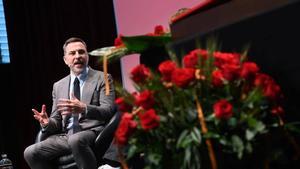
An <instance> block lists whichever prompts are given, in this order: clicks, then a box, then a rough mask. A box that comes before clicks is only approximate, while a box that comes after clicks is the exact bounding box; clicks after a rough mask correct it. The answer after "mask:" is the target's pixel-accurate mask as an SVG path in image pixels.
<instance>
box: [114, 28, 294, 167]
mask: <svg viewBox="0 0 300 169" xmlns="http://www.w3.org/2000/svg"><path fill="white" fill-rule="evenodd" d="M154 32H160V33H152V34H147V35H143V36H135V37H122V36H119V37H118V38H117V39H116V40H115V47H114V49H117V50H116V51H118V50H119V51H120V50H122V51H123V53H122V54H120V53H118V52H111V53H110V54H111V56H114V57H121V55H124V54H128V53H141V52H143V51H144V50H148V49H149V48H151V47H153V46H157V45H159V46H162V45H165V44H166V43H167V42H169V41H170V40H171V39H170V34H168V33H166V32H165V31H164V30H163V28H162V27H160V26H159V27H156V28H155V31H154ZM208 44H209V45H208V46H207V47H206V48H197V49H194V50H192V51H190V52H189V53H186V54H185V55H183V56H182V57H180V58H179V57H176V56H174V54H173V53H172V52H170V51H169V52H168V53H170V58H171V59H169V60H165V61H163V62H161V63H160V64H159V66H158V68H157V69H153V68H149V67H147V66H146V65H144V64H140V65H138V66H136V67H134V68H133V69H132V71H131V74H130V75H131V79H132V81H133V82H134V85H135V89H136V92H134V93H129V92H128V91H126V90H125V89H123V88H122V87H119V88H117V92H118V96H119V97H118V98H117V99H116V104H117V105H118V106H119V111H121V112H122V118H121V122H120V124H119V127H118V129H117V131H116V134H115V138H116V144H118V145H119V148H120V155H121V157H122V158H121V159H122V161H121V162H122V165H123V167H124V168H127V164H126V163H127V162H129V163H130V161H131V160H132V159H142V162H141V163H142V164H143V168H146V169H150V168H155V169H160V168H161V169H163V168H182V169H199V168H212V169H217V168H231V169H232V168H244V169H246V168H249V169H250V168H262V167H264V168H270V166H272V164H273V165H274V164H275V165H276V164H277V162H278V161H280V162H278V163H281V162H282V161H284V162H285V163H288V162H290V161H289V160H286V159H284V160H282V158H281V157H284V158H293V160H291V161H295V159H296V161H297V159H299V157H300V148H299V146H298V144H297V142H296V141H295V139H294V137H293V136H292V135H290V134H289V132H288V131H287V128H288V127H286V126H288V125H286V122H285V121H284V115H285V113H284V109H283V106H282V104H281V102H282V99H283V95H282V93H281V89H280V86H279V85H278V84H277V83H276V82H275V80H274V79H273V78H272V77H271V76H269V75H267V74H265V73H263V72H261V71H260V68H259V66H258V65H257V64H256V63H254V62H251V61H249V60H248V57H247V52H246V51H245V52H241V53H229V52H223V51H220V50H219V49H218V48H217V45H216V43H208ZM282 144H283V145H288V147H289V148H291V147H292V149H293V150H292V151H288V152H286V150H282V149H284V148H286V147H287V146H282ZM291 154H292V155H291ZM225 163H226V165H225ZM133 168H134V167H133Z"/></svg>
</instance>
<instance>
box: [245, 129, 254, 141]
mask: <svg viewBox="0 0 300 169" xmlns="http://www.w3.org/2000/svg"><path fill="white" fill-rule="evenodd" d="M255 135H256V132H255V131H251V130H249V129H247V130H246V139H247V140H248V141H251V140H252V139H253V138H254V137H255Z"/></svg>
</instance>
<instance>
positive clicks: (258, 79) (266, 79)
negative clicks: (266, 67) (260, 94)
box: [254, 73, 273, 88]
mask: <svg viewBox="0 0 300 169" xmlns="http://www.w3.org/2000/svg"><path fill="white" fill-rule="evenodd" d="M271 81H273V79H272V78H271V77H270V76H269V75H267V74H263V73H258V74H257V75H256V76H255V80H254V85H255V86H258V87H262V88H264V87H265V86H266V85H267V84H268V83H270V82H271Z"/></svg>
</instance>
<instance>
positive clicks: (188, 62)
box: [183, 49, 207, 68]
mask: <svg viewBox="0 0 300 169" xmlns="http://www.w3.org/2000/svg"><path fill="white" fill-rule="evenodd" d="M200 57H201V59H202V60H204V61H205V60H206V58H207V51H206V50H202V49H195V50H193V51H191V52H190V53H189V54H188V55H185V56H184V57H183V65H184V67H186V68H195V67H196V66H197V65H198V63H199V61H200V59H199V58H200ZM202 63H204V62H203V61H202Z"/></svg>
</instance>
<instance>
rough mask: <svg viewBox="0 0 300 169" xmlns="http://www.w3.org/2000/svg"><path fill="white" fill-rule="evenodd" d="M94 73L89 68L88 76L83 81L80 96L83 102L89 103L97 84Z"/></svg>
mask: <svg viewBox="0 0 300 169" xmlns="http://www.w3.org/2000/svg"><path fill="white" fill-rule="evenodd" d="M96 75H97V74H96V73H95V71H94V70H93V69H91V68H90V70H89V72H88V77H87V79H86V81H85V84H84V86H83V89H82V96H81V101H82V102H83V103H85V104H90V102H91V99H92V97H93V93H94V91H95V88H96V86H97V78H96ZM80 117H81V114H79V118H80Z"/></svg>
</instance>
